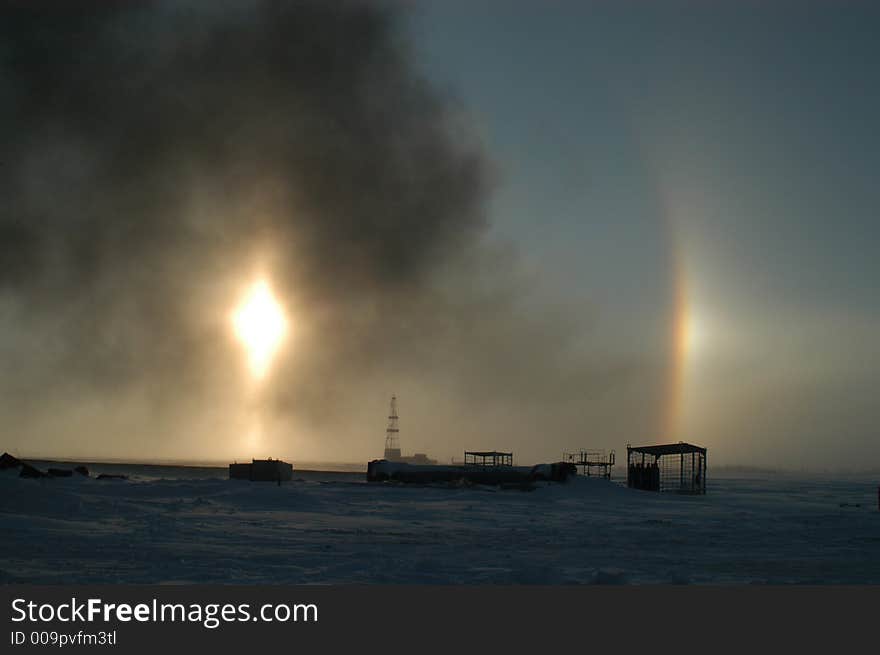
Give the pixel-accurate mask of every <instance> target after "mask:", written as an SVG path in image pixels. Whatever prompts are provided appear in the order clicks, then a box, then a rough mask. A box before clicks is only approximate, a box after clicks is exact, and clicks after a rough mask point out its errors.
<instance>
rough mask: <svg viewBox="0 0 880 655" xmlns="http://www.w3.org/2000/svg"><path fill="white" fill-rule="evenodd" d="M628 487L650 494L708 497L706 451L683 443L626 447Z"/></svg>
mask: <svg viewBox="0 0 880 655" xmlns="http://www.w3.org/2000/svg"><path fill="white" fill-rule="evenodd" d="M626 486H628V487H632V488H634V489H645V490H647V491H672V492H676V493H684V494H704V493H706V449H705V448H702V447H700V446H695V445H693V444H690V443H685V442H684V441H679V442H678V443H672V444H661V445H658V446H630V445H627V447H626Z"/></svg>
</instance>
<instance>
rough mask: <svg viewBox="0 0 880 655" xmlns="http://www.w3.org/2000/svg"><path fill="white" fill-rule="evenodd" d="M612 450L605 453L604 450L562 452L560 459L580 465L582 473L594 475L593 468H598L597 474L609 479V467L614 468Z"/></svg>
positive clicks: (576, 465)
mask: <svg viewBox="0 0 880 655" xmlns="http://www.w3.org/2000/svg"><path fill="white" fill-rule="evenodd" d="M614 457H615V454H614V451H613V450H612V451H611V452H609V453H607V454H606V453H605V451H604V450H580V451H578V452H576V453H563V454H562V461H563V462H566V463H570V464H574V465H575V467H578V466H580V467H581V473H582V474H583V475H587V476H591V475H594V473H593V469H598V475H600V476H601V477H603V478H605V479H607V480H610V479H611V469H612V468H614Z"/></svg>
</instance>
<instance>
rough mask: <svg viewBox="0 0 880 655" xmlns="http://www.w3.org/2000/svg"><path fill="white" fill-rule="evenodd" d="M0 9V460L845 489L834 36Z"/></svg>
mask: <svg viewBox="0 0 880 655" xmlns="http://www.w3.org/2000/svg"><path fill="white" fill-rule="evenodd" d="M26 4H27V3H24V4H23V3H17V2H5V3H3V4H2V10H0V11H2V12H3V14H4V15H5V16H4V17H5V18H6V20H3V21H0V23H2V25H3V27H0V81H2V82H3V83H2V84H0V94H2V95H0V98H2V99H3V102H2V103H0V106H2V107H3V108H2V109H0V121H2V122H0V125H2V127H0V130H2V139H3V142H4V143H6V144H7V147H6V148H5V149H4V150H5V155H4V156H3V158H2V168H0V198H2V201H0V203H2V204H0V237H2V241H0V243H2V247H0V275H2V277H0V335H2V341H0V344H2V345H0V366H2V369H3V370H4V371H7V372H8V373H7V374H6V375H4V376H3V377H2V379H0V419H2V420H3V424H4V426H5V428H4V429H3V431H2V442H0V448H2V449H6V450H10V451H11V452H15V453H17V454H19V455H52V456H67V457H83V458H96V459H100V458H104V459H107V458H131V459H141V460H150V459H154V460H158V459H162V460H168V459H179V460H187V461H222V460H223V459H224V458H240V459H241V458H245V459H246V458H249V457H251V456H254V457H263V456H276V457H284V458H286V459H288V460H289V461H293V462H294V463H296V462H297V461H310V462H314V461H332V462H356V461H362V460H364V461H365V460H366V459H371V458H373V457H378V456H380V455H381V449H382V446H383V443H384V429H385V419H386V414H387V404H388V400H389V398H390V396H391V395H392V394H396V395H397V397H398V402H399V412H400V417H401V419H400V429H401V432H400V437H401V445H402V447H403V450H404V451H405V452H414V451H416V452H427V453H429V454H431V455H433V456H436V457H437V458H439V459H442V460H448V459H449V458H451V457H460V456H461V452H462V451H463V450H464V449H492V448H497V449H501V450H513V451H514V453H515V454H516V457H517V460H518V461H519V462H522V463H529V462H535V461H547V460H552V459H557V458H559V457H560V456H561V455H562V452H563V451H570V450H576V449H579V448H605V449H612V448H613V449H616V450H617V452H618V453H622V452H623V449H624V448H625V445H626V444H627V443H633V444H642V443H659V442H664V441H679V440H688V441H692V442H694V443H698V444H700V445H703V446H707V447H708V448H709V452H710V464H711V463H715V464H743V465H753V466H782V467H786V468H810V469H816V468H870V467H878V466H880V460H878V459H877V455H876V452H874V451H875V450H876V448H875V445H876V443H877V436H878V434H877V428H876V421H875V419H876V418H877V415H878V411H877V410H876V408H875V405H876V403H875V396H876V389H877V388H878V386H880V385H878V382H880V379H878V378H880V374H878V370H880V339H878V337H877V335H878V334H880V331H878V328H880V300H878V297H877V294H876V293H875V292H874V288H873V287H874V281H875V280H876V279H878V275H877V274H878V273H880V264H878V254H880V252H878V251H880V245H878V244H880V238H878V237H880V227H878V223H877V220H876V214H877V210H876V208H877V206H878V200H880V191H878V189H877V185H876V183H875V182H876V172H877V171H878V170H880V166H878V164H880V147H878V146H880V143H878V140H880V136H878V133H877V130H876V129H873V128H874V127H875V126H874V123H875V122H876V116H878V115H880V112H878V109H880V82H878V81H877V80H876V79H875V78H876V76H872V75H871V72H872V70H874V69H875V68H876V64H877V63H878V62H880V45H877V43H876V39H874V38H872V35H875V34H876V33H877V29H878V28H880V10H878V9H877V8H876V7H872V6H871V5H870V4H869V3H863V4H858V3H831V2H827V3H804V2H800V3H780V2H776V3H773V2H771V3H757V2H754V3H750V2H747V3H733V2H730V3H724V2H708V3H696V2H690V3H672V2H661V3H644V2H628V3H607V2H606V3H586V2H571V3H564V2H552V3H543V2H542V3H538V2H512V3H504V4H503V6H502V4H501V3H494V2H492V3H489V2H482V3H463V2H443V3H440V2H411V3H407V4H404V5H398V4H393V3H383V4H369V5H362V4H359V3H341V4H338V5H337V4H335V3H305V4H302V5H296V6H291V5H284V4H280V5H279V4H274V3H271V2H242V3H236V2H227V3H217V4H212V5H210V6H206V5H204V4H202V3H164V2H159V3H138V4H132V5H128V6H124V7H105V6H104V3H97V4H96V6H95V7H88V6H87V4H82V5H78V6H77V7H76V8H71V7H67V6H65V3H52V2H46V3H38V4H36V5H31V6H30V7H27V6H26ZM260 284H265V288H269V289H271V293H272V294H273V297H274V298H275V300H276V301H277V303H278V306H279V307H280V309H281V311H283V312H284V321H283V322H281V323H277V324H279V325H280V324H282V323H283V325H284V326H285V334H284V337H283V339H280V340H279V343H280V346H279V348H278V351H277V353H275V354H274V359H273V360H272V362H271V366H268V365H267V366H266V372H264V373H261V374H260V375H255V370H254V369H253V367H252V366H251V367H249V366H248V358H247V353H246V352H244V349H243V348H242V343H241V340H240V339H239V338H238V337H240V336H241V334H240V330H238V329H237V325H238V324H237V323H236V320H237V319H236V318H235V317H236V316H238V314H236V313H235V312H236V308H237V307H238V308H240V307H241V306H242V303H243V302H244V300H245V299H246V298H247V294H248V293H249V292H250V290H251V289H254V288H258V287H259V286H260ZM260 288H262V287H260ZM276 336H277V335H276ZM251 363H252V362H251Z"/></svg>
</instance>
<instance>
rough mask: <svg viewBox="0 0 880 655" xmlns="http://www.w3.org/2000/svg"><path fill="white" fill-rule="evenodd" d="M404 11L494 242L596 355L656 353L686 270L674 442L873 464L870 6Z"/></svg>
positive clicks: (878, 112) (874, 198)
mask: <svg viewBox="0 0 880 655" xmlns="http://www.w3.org/2000/svg"><path fill="white" fill-rule="evenodd" d="M621 5H623V6H621ZM420 9H421V12H420V14H419V16H418V18H417V20H416V21H415V30H416V33H417V34H418V41H419V44H420V47H421V50H422V52H423V53H424V54H425V67H426V69H427V70H428V71H429V74H430V75H431V76H432V77H435V78H436V79H438V80H442V81H443V83H447V84H449V85H451V86H452V87H453V88H454V89H455V90H456V92H457V93H458V96H459V98H460V100H461V102H462V104H464V105H465V106H467V107H468V109H469V111H470V112H471V114H472V115H473V116H474V118H475V122H476V124H477V125H479V129H480V130H481V133H482V134H483V137H484V139H485V141H486V143H487V144H488V145H489V151H490V153H491V155H492V157H493V160H494V161H495V162H496V163H497V164H498V166H499V167H500V178H501V180H500V184H499V187H498V188H497V189H496V190H495V193H494V196H493V200H492V210H491V216H492V223H493V226H494V229H495V231H496V232H497V233H498V234H499V235H502V236H503V237H505V238H510V239H512V240H513V241H515V242H516V243H517V244H518V245H519V247H520V249H521V250H522V251H523V253H524V254H525V256H526V257H527V258H528V259H529V262H530V264H531V265H532V266H534V267H535V268H537V269H540V270H541V271H542V274H543V275H544V276H546V278H545V279H546V280H549V281H552V282H551V283H552V284H553V285H555V286H556V287H557V292H559V293H561V294H563V295H565V296H567V297H570V298H576V299H578V300H579V301H580V302H581V303H582V304H583V306H585V307H591V306H595V307H597V308H598V310H597V311H598V318H597V325H596V329H597V334H596V335H595V336H596V338H597V339H603V340H605V342H606V343H608V344H609V345H608V347H610V348H619V347H622V348H631V349H638V348H639V347H641V345H642V344H644V343H645V342H650V340H651V336H650V335H651V333H652V331H653V330H655V326H656V320H657V319H658V317H662V319H663V320H668V316H667V315H666V314H665V313H664V310H663V307H662V305H663V304H666V305H668V302H669V300H668V296H667V295H666V294H664V291H663V285H664V283H665V282H666V280H665V279H664V276H663V271H664V269H669V268H671V267H675V266H676V264H675V262H676V259H677V258H678V259H679V260H680V264H679V266H680V270H681V275H682V276H683V277H684V278H685V280H684V281H683V282H682V284H683V286H684V287H686V293H685V295H686V299H687V302H686V304H687V309H688V310H689V311H688V314H689V318H688V319H687V321H688V323H689V324H690V327H691V335H690V338H689V339H688V342H689V347H688V348H687V349H686V353H685V354H684V356H683V357H684V359H685V363H684V364H683V366H684V368H685V371H684V373H683V375H682V380H681V384H682V385H683V387H684V390H683V398H682V401H681V402H682V406H681V408H680V414H681V416H680V417H679V419H678V424H679V425H678V430H677V433H676V434H675V435H674V436H676V437H681V438H685V439H692V440H695V441H696V442H697V443H704V444H706V445H708V446H710V448H711V450H712V451H714V453H715V455H716V458H720V459H721V460H724V461H730V460H735V461H741V462H749V463H759V462H761V461H764V459H763V458H769V460H770V461H772V462H773V463H774V464H783V465H791V466H801V465H807V466H821V465H823V464H824V463H826V462H827V463H829V464H832V465H852V466H859V465H877V464H880V460H878V459H877V456H876V453H875V451H876V444H877V443H878V439H880V432H878V428H877V424H878V420H877V419H878V418H880V407H878V403H877V400H876V398H877V390H878V388H880V384H878V383H880V372H878V371H880V294H878V293H877V290H876V284H877V281H878V279H880V276H878V273H880V215H878V208H880V185H878V171H880V132H878V129H877V120H878V116H880V78H878V76H877V73H876V71H877V66H878V64H880V42H878V39H877V34H878V29H880V8H878V6H877V5H876V3H847V2H826V3H808V2H792V3H781V2H770V3H757V2H754V3H750V2H746V3H741V2H728V3H724V2H707V3H696V2H690V3H669V2H667V3H663V2H659V3H647V2H630V3H610V2H606V3H585V2H552V3H535V2H517V3H506V4H505V7H504V10H501V8H500V7H499V5H498V3H424V4H420ZM670 244H671V245H670ZM621 340H622V341H623V342H624V345H622V346H621V344H620V342H621ZM633 411H639V410H638V407H636V406H634V407H633Z"/></svg>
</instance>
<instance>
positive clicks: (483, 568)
mask: <svg viewBox="0 0 880 655" xmlns="http://www.w3.org/2000/svg"><path fill="white" fill-rule="evenodd" d="M92 468H93V473H94V472H95V467H92ZM104 468H105V469H106V470H112V471H116V472H124V473H128V474H130V475H131V476H132V477H131V479H130V480H128V481H119V480H115V481H97V480H95V479H86V478H82V477H79V476H75V477H73V478H63V479H38V480H28V479H20V478H18V477H15V474H16V472H13V471H6V472H0V522H2V531H3V538H2V539H0V582H6V583H11V582H29V583H47V584H48V583H85V582H103V583H106V582H131V583H183V582H198V583H211V582H215V583H216V582H219V583H477V584H479V583H501V584H506V583H526V584H568V583H588V584H589V583H670V582H671V583H818V584H826V583H857V584H858V583H874V584H877V583H880V511H878V509H877V484H878V482H880V481H876V480H875V481H869V480H864V481H852V480H847V481H829V480H818V479H794V478H785V479H758V478H753V479H713V478H711V477H710V485H709V493H708V495H706V496H704V497H688V496H675V495H661V494H656V493H651V492H644V491H634V490H629V489H625V488H623V487H621V486H620V485H619V484H618V483H614V482H608V481H605V480H600V479H596V478H591V479H587V478H582V477H579V478H577V479H575V480H573V481H572V482H569V483H567V484H558V485H554V484H549V485H547V486H542V487H540V488H538V489H536V490H535V491H531V492H523V491H498V490H495V489H493V488H455V489H450V488H432V487H413V486H393V485H383V484H378V485H373V484H367V483H365V482H363V474H352V473H300V472H296V471H295V472H294V480H293V481H292V482H289V483H284V484H283V485H282V486H280V487H279V486H276V485H275V484H271V483H268V484H267V483H250V482H244V481H237V480H226V479H224V478H225V475H226V471H225V470H223V469H195V468H180V469H175V468H170V467H169V468H161V469H160V468H148V467H137V466H106V467H104ZM98 472H100V471H98ZM157 472H158V473H157ZM710 473H711V471H710ZM160 475H163V476H165V478H164V479H162V478H160V477H158V476H160Z"/></svg>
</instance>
